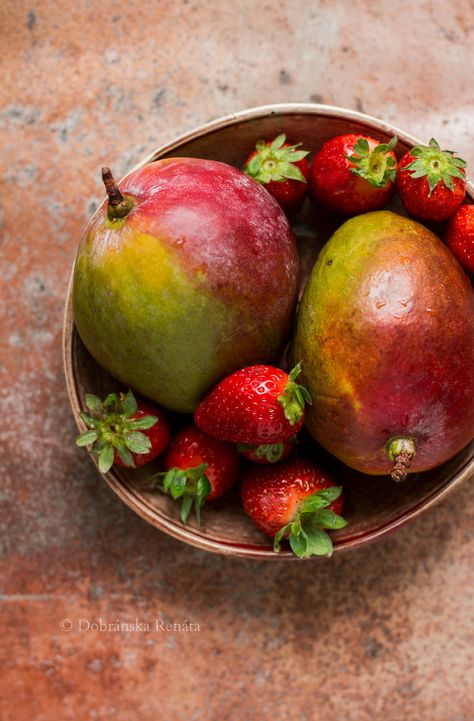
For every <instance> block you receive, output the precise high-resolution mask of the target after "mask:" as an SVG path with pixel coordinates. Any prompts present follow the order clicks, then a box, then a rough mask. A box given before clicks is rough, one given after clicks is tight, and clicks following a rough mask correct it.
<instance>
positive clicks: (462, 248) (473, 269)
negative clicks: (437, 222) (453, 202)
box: [446, 205, 474, 276]
mask: <svg viewBox="0 0 474 721" xmlns="http://www.w3.org/2000/svg"><path fill="white" fill-rule="evenodd" d="M446 243H447V245H448V248H449V249H450V250H451V252H452V253H453V254H454V255H455V256H456V258H457V259H458V261H459V263H460V264H461V265H462V267H463V268H464V270H465V271H466V272H467V273H470V274H471V275H472V276H474V205H461V207H460V208H459V209H458V210H456V211H455V213H454V214H453V215H452V216H451V218H450V219H449V221H448V227H447V228H446Z"/></svg>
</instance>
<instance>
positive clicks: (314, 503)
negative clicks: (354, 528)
mask: <svg viewBox="0 0 474 721" xmlns="http://www.w3.org/2000/svg"><path fill="white" fill-rule="evenodd" d="M341 493H342V487H341V486H329V487H328V488H323V489H321V490H320V491H316V492H315V493H313V494H311V495H310V496H308V497H307V498H306V499H305V501H304V502H303V504H302V506H301V507H300V509H299V510H298V511H297V513H296V514H295V516H294V517H293V519H292V520H291V521H290V523H287V524H286V525H285V526H283V528H280V530H279V531H278V533H277V534H276V536H275V538H274V541H273V550H274V551H275V553H278V552H279V550H280V543H281V541H282V539H283V538H287V539H288V541H289V543H290V546H291V550H292V551H293V553H294V554H295V556H298V558H308V557H309V556H327V557H329V556H331V555H332V551H333V546H332V541H331V538H330V536H329V535H328V533H326V531H327V530H336V529H338V528H345V526H347V521H346V520H345V518H342V516H338V515H337V514H336V513H334V511H333V510H332V509H331V508H329V506H330V505H331V503H333V502H334V501H335V500H336V499H337V498H339V496H340V495H341Z"/></svg>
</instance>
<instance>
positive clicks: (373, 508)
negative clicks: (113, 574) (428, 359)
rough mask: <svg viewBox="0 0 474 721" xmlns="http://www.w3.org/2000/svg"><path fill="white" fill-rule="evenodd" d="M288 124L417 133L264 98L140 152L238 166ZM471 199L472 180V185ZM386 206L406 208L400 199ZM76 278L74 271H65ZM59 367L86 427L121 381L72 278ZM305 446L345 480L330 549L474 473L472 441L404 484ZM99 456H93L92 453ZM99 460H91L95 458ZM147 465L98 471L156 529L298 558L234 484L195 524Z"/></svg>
mask: <svg viewBox="0 0 474 721" xmlns="http://www.w3.org/2000/svg"><path fill="white" fill-rule="evenodd" d="M281 132H285V133H286V134H287V136H288V138H289V139H290V140H291V141H293V142H295V141H301V142H302V143H303V147H304V148H308V149H311V150H312V151H318V150H319V149H320V148H321V146H322V144H323V143H324V142H325V141H327V140H329V139H330V138H331V137H333V136H335V135H339V134H342V133H348V132H351V133H352V132H353V133H364V134H368V135H374V136H375V137H376V138H378V139H380V140H381V141H386V140H389V139H390V138H391V137H392V136H393V135H398V137H399V143H398V146H397V152H398V153H399V154H400V155H401V154H403V153H405V152H406V151H407V150H408V149H409V148H410V147H411V146H413V145H415V144H418V143H419V141H418V140H416V139H415V138H413V137H411V136H409V135H407V134H406V133H404V132H403V131H401V130H399V129H398V128H395V127H393V126H392V125H389V124H388V123H385V122H383V121H381V120H377V119H375V118H372V117H369V116H367V115H363V114H361V113H357V112H353V111H349V110H345V109H342V108H335V107H330V106H325V105H312V104H311V105H310V104H289V105H269V106H264V107H259V108H254V109H251V110H246V111H243V112H240V113H236V114H235V115H229V116H226V117H224V118H221V119H219V120H215V121H213V122H211V123H207V124H206V125H203V126H202V127H200V128H198V129H196V130H194V131H192V132H190V133H187V134H186V135H183V136H181V137H180V138H178V139H177V140H175V141H174V142H172V143H169V144H168V145H166V146H163V147H161V148H159V149H158V150H156V151H155V152H154V153H152V154H151V155H150V156H148V157H147V158H145V159H144V160H143V161H142V162H141V163H139V164H138V166H137V167H141V166H142V165H145V164H146V163H149V162H151V161H153V160H157V159H158V158H164V157H171V156H188V157H197V158H211V159H215V160H221V161H223V162H226V163H230V164H231V165H236V166H240V165H241V164H242V161H243V159H245V158H246V156H247V155H248V153H249V152H250V151H251V149H252V148H253V147H254V145H255V142H256V141H257V140H258V139H260V138H272V137H275V136H276V135H278V134H279V133H281ZM468 196H469V197H468V200H469V202H472V200H473V197H474V187H473V186H472V185H468ZM396 202H397V201H395V204H394V205H393V206H392V207H394V208H395V209H396V210H397V211H398V212H403V210H402V209H401V207H400V206H397V205H396ZM314 212H315V211H314V210H313V209H312V207H311V204H310V203H309V202H307V203H306V205H305V207H304V209H303V211H302V212H301V213H300V214H299V215H298V216H297V218H296V219H295V222H294V223H293V230H294V233H295V236H296V238H297V242H298V245H299V250H300V255H301V258H302V264H303V267H304V268H305V269H306V272H308V271H309V270H310V268H311V267H312V265H313V263H314V261H315V258H316V256H317V253H318V251H319V249H320V247H321V245H322V243H324V242H325V240H326V239H327V238H328V237H329V235H330V234H331V232H332V231H333V230H334V228H333V227H332V226H331V221H330V220H327V221H324V220H323V221H322V222H321V221H320V219H319V218H318V224H317V227H318V230H316V224H315V222H314V221H315V218H314ZM71 277H72V276H71ZM63 351H64V367H65V374H66V381H67V389H68V394H69V399H70V402H71V407H72V411H73V414H74V417H75V419H76V422H77V425H78V427H79V428H80V430H84V426H83V424H82V421H81V419H80V417H79V412H80V411H81V410H84V408H83V398H84V395H85V393H95V394H97V395H99V396H104V395H106V394H107V393H109V392H111V391H114V390H115V391H116V390H118V389H119V384H118V383H117V381H115V380H114V379H113V378H112V377H111V376H110V375H108V373H106V371H104V370H103V369H102V368H101V367H100V366H99V365H98V364H97V363H96V362H95V361H94V360H93V358H92V357H91V356H90V355H89V353H88V352H87V350H86V349H85V347H84V345H83V344H82V342H81V340H80V338H79V336H78V333H77V331H76V329H75V327H74V321H73V315H72V304H71V284H70V285H69V289H68V294H67V304H66V311H65V319H64V329H63ZM309 452H310V453H313V454H315V455H316V456H317V458H318V460H319V461H320V462H321V463H322V464H323V465H324V466H326V467H328V469H329V470H330V471H331V472H332V473H333V475H334V476H335V477H336V479H338V480H339V481H341V482H342V483H343V485H344V494H345V498H346V506H345V510H344V515H345V516H346V518H347V519H348V520H349V525H348V526H347V527H346V528H344V529H342V530H340V531H337V532H335V533H333V534H332V538H333V541H334V552H335V553H341V552H343V551H348V550H350V549H354V548H358V547H360V546H363V545H365V544H367V543H370V542H374V541H376V540H378V539H380V538H382V537H383V536H385V535H387V534H389V533H392V532H393V531H395V530H396V529H398V528H400V527H401V526H403V525H405V524H406V523H408V522H409V521H411V520H413V519H414V518H417V517H418V516H421V515H422V514H423V513H425V512H426V511H427V510H428V509H430V508H431V507H433V506H434V505H435V504H437V503H439V502H440V501H441V500H442V499H443V498H445V497H446V496H447V495H448V494H449V493H451V492H452V491H453V490H454V489H455V488H456V487H457V486H459V485H460V484H461V483H462V482H463V481H464V480H466V478H468V477H469V476H470V475H472V474H473V473H474V442H471V444H470V445H469V446H467V447H466V448H464V450H462V451H461V452H460V453H458V454H457V455H456V456H455V457H454V458H452V459H451V460H450V461H449V462H447V463H445V464H444V465H442V466H440V467H438V468H435V469H433V470H431V471H429V472H425V473H419V474H414V475H412V476H410V477H409V479H408V480H407V481H406V482H405V483H404V484H396V483H394V482H393V481H392V480H391V479H390V478H389V477H373V476H365V475H363V474H361V473H358V472H356V471H353V470H351V469H349V468H347V467H346V466H344V465H343V464H341V463H339V462H338V461H337V460H336V459H334V458H332V457H331V456H329V454H327V453H326V452H325V451H324V450H323V449H320V448H318V447H317V446H316V445H315V444H314V442H311V444H310V447H309ZM93 460H94V462H95V459H93ZM96 465H97V464H96ZM150 472H151V471H150V468H149V467H147V468H145V469H137V470H135V469H121V468H115V467H113V468H112V469H111V470H110V472H108V473H106V474H105V475H104V478H105V480H106V481H107V483H108V484H109V485H110V487H111V488H112V490H113V491H114V492H115V493H116V494H117V495H118V496H119V497H120V498H121V499H122V501H124V502H125V503H126V504H127V505H128V506H130V508H132V509H133V510H134V511H135V512H136V513H138V514H139V515H140V516H142V517H143V518H144V519H145V520H146V521H148V522H149V523H151V524H153V525H154V526H156V527H157V528H159V529H160V530H162V531H164V532H165V533H168V534H169V535H171V536H174V537H175V538H178V539H180V540H181V541H184V542H185V543H189V544H191V545H193V546H197V547H199V548H202V549H205V550H207V551H213V552H216V553H222V554H231V555H235V556H242V557H245V558H254V559H274V560H285V561H286V560H294V559H295V556H294V555H293V554H292V553H291V551H290V550H289V549H284V550H283V549H282V551H281V552H280V553H279V554H275V553H274V552H273V549H272V543H271V540H270V539H268V538H266V537H265V536H264V535H263V534H261V533H260V531H258V529H257V528H256V527H255V526H254V524H253V523H252V521H251V520H250V519H249V518H248V517H247V516H246V515H245V514H244V512H243V510H242V507H241V505H240V502H239V497H238V492H237V490H235V491H233V492H232V493H231V494H230V495H228V496H226V497H224V498H223V499H221V500H219V501H217V502H214V503H212V504H211V503H210V504H208V505H207V506H206V507H205V508H204V511H203V519H202V525H201V527H199V528H198V527H196V526H195V525H194V523H193V521H190V522H189V524H188V525H186V526H185V525H183V524H182V523H181V522H180V520H179V516H178V508H177V504H176V503H175V502H174V501H172V500H171V498H170V497H168V496H166V495H165V494H164V493H161V492H158V493H147V492H144V491H143V490H141V486H143V480H144V478H146V477H147V476H149V475H150Z"/></svg>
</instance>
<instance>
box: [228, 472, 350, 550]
mask: <svg viewBox="0 0 474 721" xmlns="http://www.w3.org/2000/svg"><path fill="white" fill-rule="evenodd" d="M241 496H242V502H243V506H244V510H245V512H246V513H247V514H248V515H249V516H250V517H251V518H252V519H253V521H254V522H255V523H256V524H257V526H258V527H259V528H260V530H261V531H263V532H264V533H266V534H267V535H268V536H271V537H272V538H273V539H274V546H273V549H274V551H276V552H278V551H279V550H280V542H281V540H282V539H283V538H288V540H289V542H290V546H291V549H292V551H293V553H295V555H297V556H299V557H300V558H306V557H308V556H330V555H331V554H332V541H331V539H330V537H329V536H328V534H327V533H326V531H325V529H330V530H333V529H336V528H344V526H346V525H347V521H345V520H344V519H343V518H341V516H340V515H338V514H339V513H340V512H341V511H342V506H343V498H342V488H341V486H338V485H337V484H336V483H335V482H334V481H333V479H332V478H331V477H330V476H329V475H328V474H327V473H325V472H324V471H321V470H320V469H319V468H317V466H315V465H314V464H313V463H310V462H309V461H305V460H303V459H296V460H290V461H285V462H284V463H279V464H278V465H276V466H264V467H257V466H255V467H254V468H251V469H250V470H249V471H247V472H246V474H245V475H244V478H243V481H242V486H241Z"/></svg>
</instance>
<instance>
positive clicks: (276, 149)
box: [244, 133, 309, 215]
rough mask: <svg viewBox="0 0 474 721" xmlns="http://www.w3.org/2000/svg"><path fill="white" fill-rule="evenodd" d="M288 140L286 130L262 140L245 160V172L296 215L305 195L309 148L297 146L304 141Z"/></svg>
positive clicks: (282, 205) (284, 208)
mask: <svg viewBox="0 0 474 721" xmlns="http://www.w3.org/2000/svg"><path fill="white" fill-rule="evenodd" d="M285 141H286V135H285V134H284V133H282V134H281V135H279V136H278V137H277V138H275V140H273V141H268V142H265V141H264V140H259V141H258V143H257V145H256V146H255V147H256V150H254V152H253V153H252V154H251V155H249V157H248V158H247V160H246V161H245V166H244V173H246V174H247V175H250V177H251V178H254V180H257V181H258V182H259V183H261V184H262V185H264V186H265V188H266V189H267V190H268V192H269V193H271V194H272V195H273V197H274V198H275V199H276V200H277V201H278V202H279V203H280V205H281V207H282V208H283V210H284V211H285V213H286V214H287V215H293V214H294V213H296V212H297V211H298V210H299V209H300V208H301V206H302V205H303V202H304V199H305V197H306V192H307V187H308V186H307V185H306V182H307V179H308V175H309V167H308V162H307V160H306V156H307V155H308V152H309V151H306V150H298V149H297V148H298V147H299V146H300V145H301V143H298V144H297V145H289V144H288V143H287V142H285Z"/></svg>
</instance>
